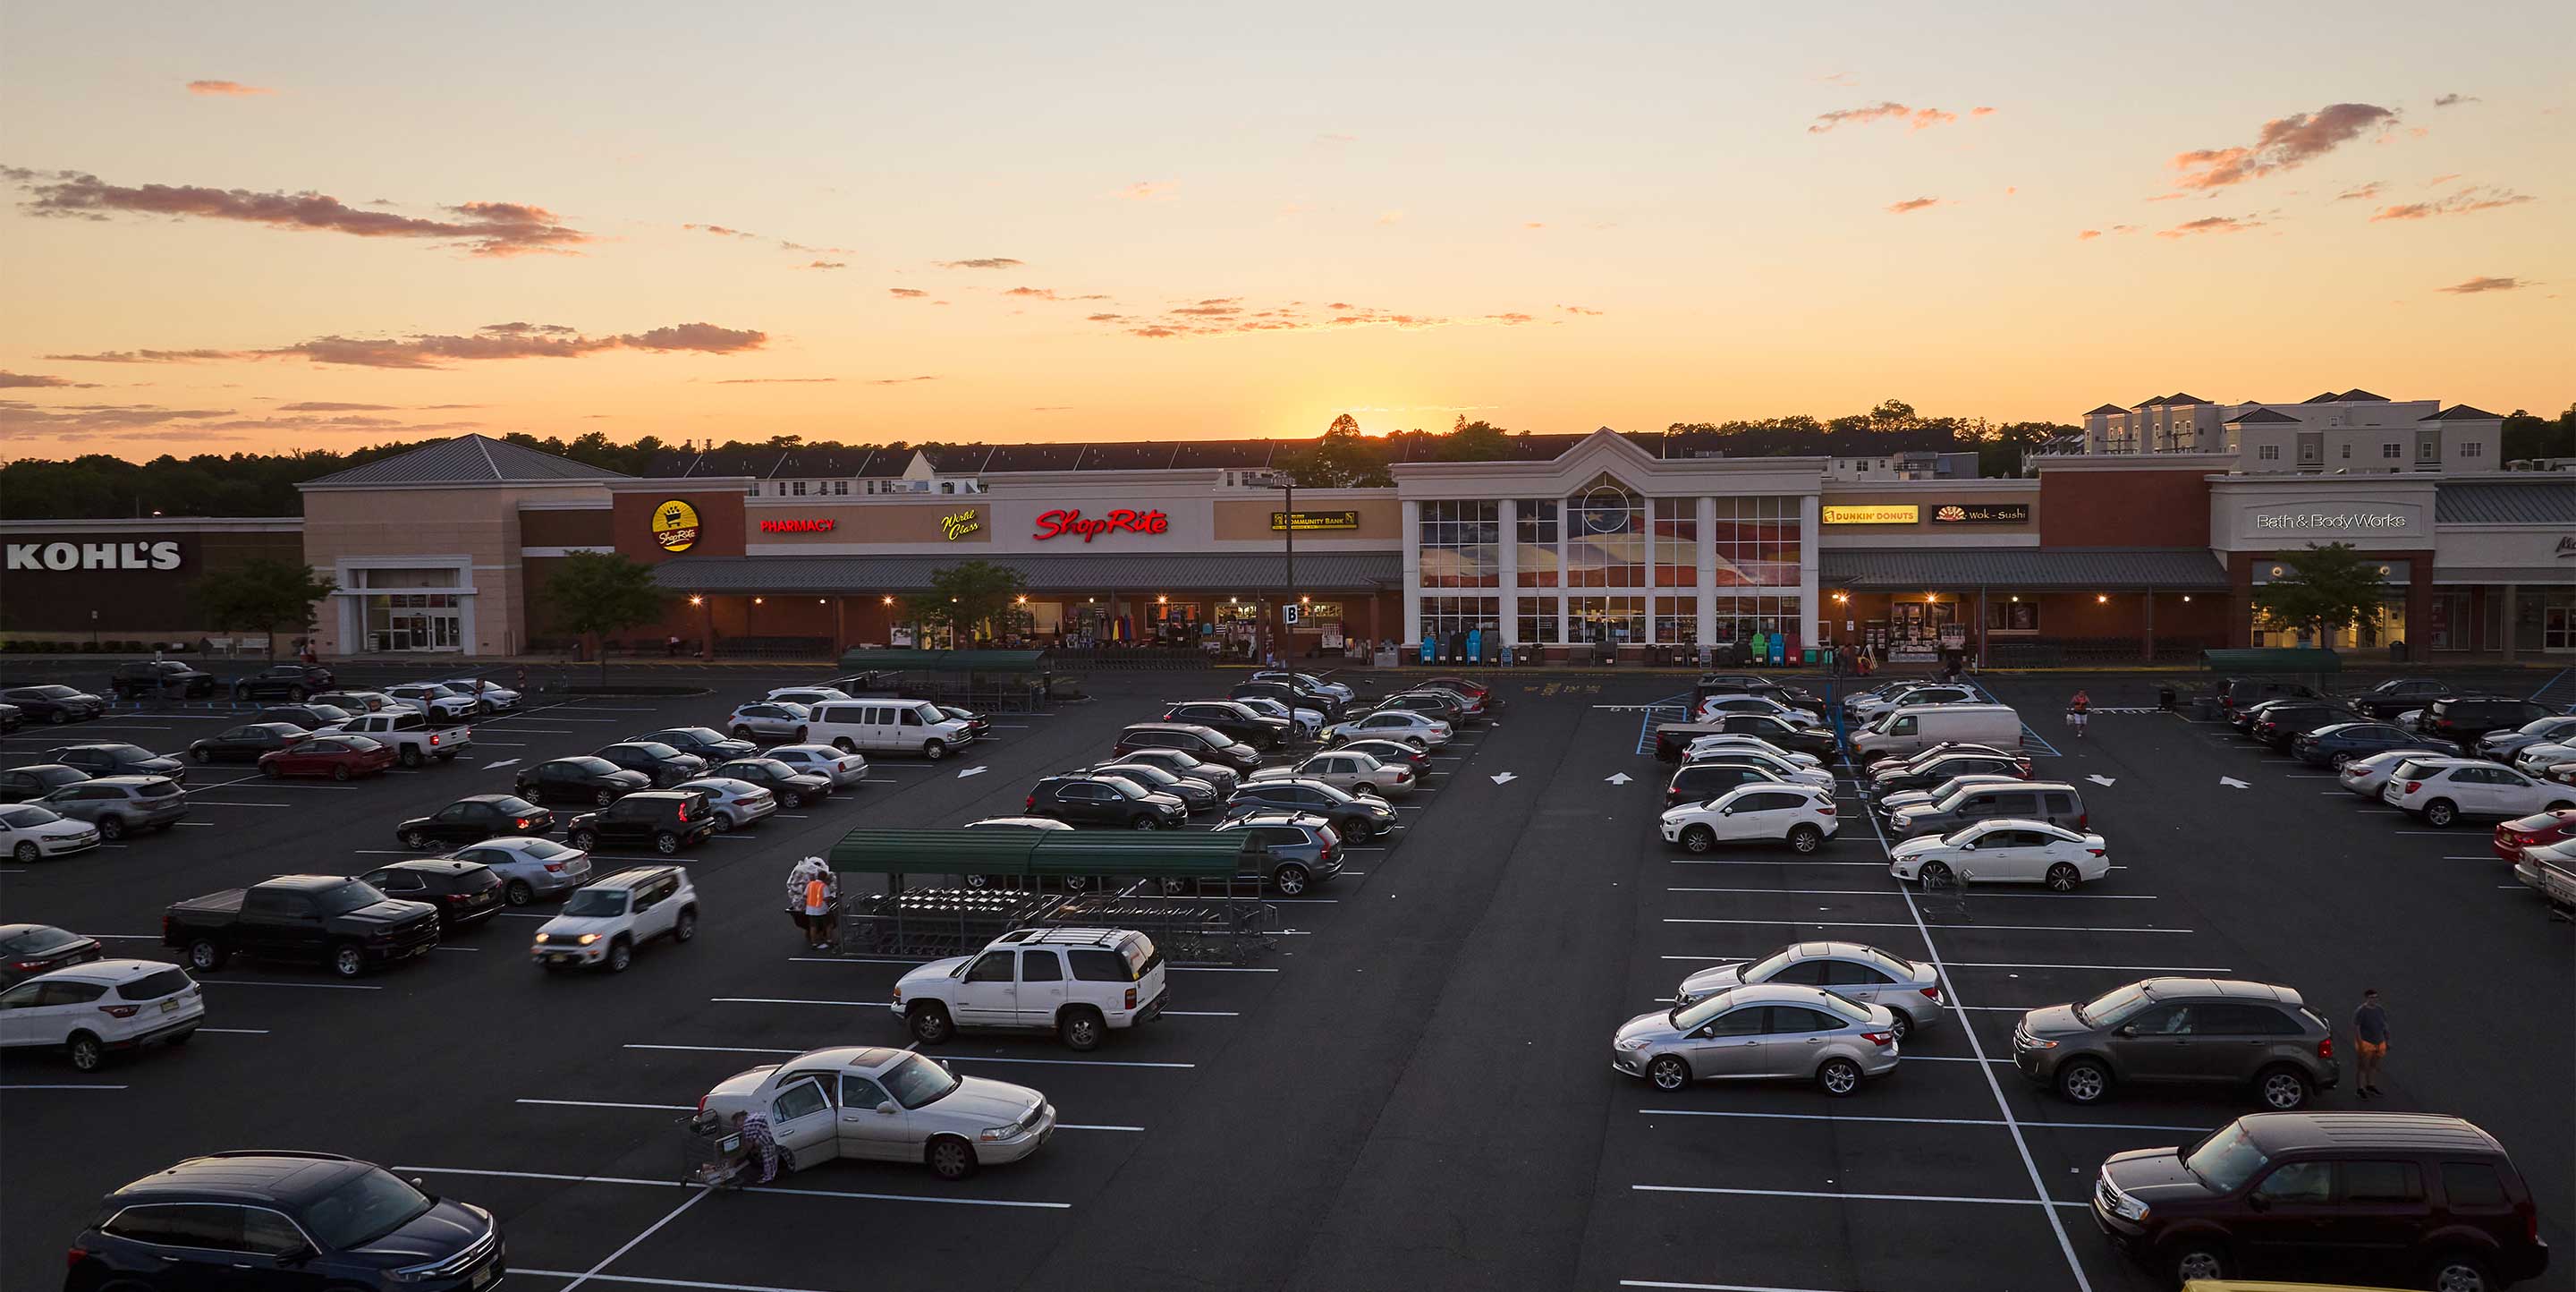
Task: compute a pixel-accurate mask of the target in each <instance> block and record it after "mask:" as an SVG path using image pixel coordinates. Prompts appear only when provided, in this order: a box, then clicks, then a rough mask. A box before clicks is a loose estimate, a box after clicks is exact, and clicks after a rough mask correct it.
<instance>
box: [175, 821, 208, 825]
mask: <svg viewBox="0 0 2576 1292" xmlns="http://www.w3.org/2000/svg"><path fill="white" fill-rule="evenodd" d="M170 824H172V825H174V826H178V825H193V826H209V825H213V824H214V822H212V821H173V822H171V823H170Z"/></svg>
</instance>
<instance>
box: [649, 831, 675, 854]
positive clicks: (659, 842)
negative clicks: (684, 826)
mask: <svg viewBox="0 0 2576 1292" xmlns="http://www.w3.org/2000/svg"><path fill="white" fill-rule="evenodd" d="M679 850H680V836H678V835H676V834H673V833H671V832H670V831H668V830H664V831H661V832H660V833H658V834H655V835H654V836H653V851H655V852H658V853H660V854H662V855H663V856H665V857H668V856H670V855H671V854H672V853H675V852H678V851H679Z"/></svg>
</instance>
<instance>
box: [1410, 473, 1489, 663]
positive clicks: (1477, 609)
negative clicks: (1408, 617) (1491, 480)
mask: <svg viewBox="0 0 2576 1292" xmlns="http://www.w3.org/2000/svg"><path fill="white" fill-rule="evenodd" d="M1489 505H1490V504H1489ZM1502 628H1503V625H1502V620H1501V618H1500V610H1499V608H1498V604H1497V599H1496V598H1494V597H1424V598H1423V599H1422V635H1423V636H1425V637H1431V638H1435V639H1437V640H1438V641H1439V642H1440V643H1441V645H1442V647H1443V648H1444V649H1446V648H1448V647H1449V645H1450V643H1451V640H1452V639H1453V638H1460V637H1463V636H1465V635H1466V634H1467V633H1470V632H1481V633H1484V634H1486V642H1487V644H1490V645H1491V646H1494V647H1499V646H1500V645H1501V644H1502V638H1501V636H1500V634H1501V632H1502Z"/></svg>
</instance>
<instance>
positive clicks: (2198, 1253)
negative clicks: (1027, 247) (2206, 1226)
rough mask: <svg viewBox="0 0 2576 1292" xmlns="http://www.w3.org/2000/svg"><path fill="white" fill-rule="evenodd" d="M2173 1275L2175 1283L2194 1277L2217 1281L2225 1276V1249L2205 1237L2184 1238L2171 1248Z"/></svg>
mask: <svg viewBox="0 0 2576 1292" xmlns="http://www.w3.org/2000/svg"><path fill="white" fill-rule="evenodd" d="M2172 1261H2173V1275H2174V1281H2175V1282H2176V1283H2177V1284H2182V1283H2189V1282H2191V1281H2193V1280H2194V1279H2201V1280H2206V1281H2209V1282H2213V1283H2214V1282H2217V1281H2218V1280H2220V1279H2223V1278H2225V1277H2227V1264H2228V1263H2227V1252H2226V1249H2224V1248H2222V1247H2220V1246H2218V1245H2217V1244H2215V1243H2212V1242H2209V1241H2207V1240H2206V1239H2198V1240H2186V1241H2184V1242H2183V1243H2181V1244H2179V1245H2178V1246H2176V1247H2175V1248H2174V1249H2173V1255H2172Z"/></svg>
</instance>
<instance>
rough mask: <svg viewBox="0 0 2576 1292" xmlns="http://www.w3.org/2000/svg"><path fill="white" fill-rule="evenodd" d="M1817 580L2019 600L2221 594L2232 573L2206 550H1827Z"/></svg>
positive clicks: (1858, 588) (1853, 587)
mask: <svg viewBox="0 0 2576 1292" xmlns="http://www.w3.org/2000/svg"><path fill="white" fill-rule="evenodd" d="M1818 577H1819V579H1820V581H1821V582H1822V583H1823V585H1824V586H1825V587H1827V588H1830V589H1835V590H1843V591H1851V592H1926V591H1946V590H1953V589H1961V588H1994V589H2001V590H2009V591H2015V592H2122V591H2139V590H2146V589H2153V590H2155V591H2159V592H2165V591H2173V592H2202V591H2210V592H2219V591H2225V590H2226V588H2227V567H2226V566H2224V565H2221V564H2219V562H2218V558H2217V557H2216V556H2215V555H2212V554H2211V553H2210V551H2209V549H2208V548H2205V547H2058V548H2048V547H1843V548H1826V549H1825V550H1824V552H1823V553H1822V554H1821V556H1820V558H1819V563H1818Z"/></svg>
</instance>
